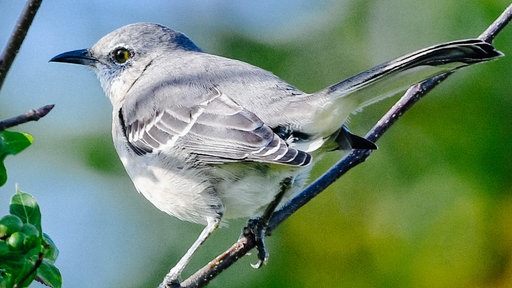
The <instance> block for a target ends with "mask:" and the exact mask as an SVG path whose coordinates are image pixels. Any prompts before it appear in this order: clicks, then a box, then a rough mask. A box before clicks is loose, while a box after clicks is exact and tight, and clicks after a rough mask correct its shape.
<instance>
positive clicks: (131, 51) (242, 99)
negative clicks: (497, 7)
mask: <svg viewBox="0 0 512 288" xmlns="http://www.w3.org/2000/svg"><path fill="white" fill-rule="evenodd" d="M501 55H502V54H501V53H500V52H498V51H497V50H495V49H494V47H493V46H492V45H491V44H489V43H486V42H483V41H481V40H477V39H470V40H461V41H454V42H449V43H444V44H439V45H436V46H432V47H429V48H426V49H422V50H419V51H416V52H413V53H411V54H408V55H406V56H403V57H400V58H398V59H395V60H392V61H389V62H386V63H384V64H382V65H379V66H376V67H374V68H372V69H370V70H368V71H365V72H362V73H360V74H358V75H355V76H353V77H351V78H349V79H346V80H344V81H342V82H339V83H337V84H334V85H332V86H330V87H327V88H325V89H323V90H321V91H318V92H316V93H312V94H310V93H304V92H302V91H300V90H299V89H297V88H295V87H293V86H292V85H290V84H288V83H286V82H284V81H283V80H281V79H279V78H278V77H277V76H275V75H274V74H272V73H270V72H268V71H265V70H263V69H261V68H258V67H255V66H252V65H250V64H248V63H245V62H241V61H237V60H233V59H228V58H224V57H220V56H216V55H211V54H208V53H205V52H203V51H201V49H200V48H198V47H197V46H196V45H195V44H194V43H193V42H192V41H191V40H190V39H189V38H187V37H186V36H185V35H184V34H182V33H180V32H177V31H174V30H172V29H169V28H167V27H164V26H161V25H158V24H151V23H139V24H132V25H127V26H124V27H122V28H120V29H118V30H115V31H113V32H111V33H109V34H108V35H106V36H104V37H103V38H101V39H100V40H99V41H98V42H97V43H96V44H95V45H94V46H92V48H89V49H83V50H75V51H71V52H66V53H62V54H60V55H57V56H55V57H54V58H52V59H51V60H50V61H54V62H68V63H76V64H82V65H86V66H89V67H91V68H92V69H93V70H94V71H95V72H96V74H97V75H98V78H99V80H100V82H101V85H102V87H103V89H104V91H105V94H106V95H107V96H108V98H109V99H110V101H111V102H112V106H113V113H112V135H113V139H114V144H115V148H116V150H117V153H118V154H119V157H120V158H121V161H122V162H123V164H124V167H125V169H126V171H127V173H128V174H129V176H130V178H131V179H132V181H133V183H134V185H135V187H136V189H137V190H138V191H139V192H140V193H142V195H144V196H145V197H146V198H147V199H148V200H149V201H150V202H151V203H153V205H155V206H156V207H157V208H158V209H160V210H162V211H164V212H166V213H167V214H169V215H172V216H175V217H177V218H179V219H182V220H186V221H190V222H195V223H200V224H203V225H206V227H205V228H204V230H203V231H202V233H201V234H200V236H199V238H198V239H197V240H196V241H195V242H194V244H193V245H192V246H191V248H190V249H189V250H188V251H187V253H186V254H185V255H184V256H183V258H182V259H181V260H180V261H179V262H178V263H177V264H176V266H175V267H174V268H172V269H171V271H170V272H169V274H168V275H167V276H166V281H167V283H177V282H178V280H179V276H180V274H181V272H182V271H183V269H184V268H185V266H186V265H187V264H188V262H189V260H190V258H191V256H192V254H193V253H194V252H195V251H196V250H197V248H198V247H199V246H200V245H201V244H202V243H203V242H204V241H205V240H206V238H208V236H209V235H210V234H211V233H212V232H213V231H214V230H215V229H216V228H217V227H218V226H219V224H221V223H222V221H223V220H225V219H230V218H238V217H252V216H258V215H261V214H262V213H264V211H266V212H265V214H266V215H267V216H268V215H269V214H271V213H272V212H273V210H274V209H275V207H276V206H277V204H278V203H279V202H280V201H281V199H282V198H283V197H284V198H286V197H289V196H290V195H293V194H294V193H296V192H297V191H299V190H300V189H301V188H302V187H303V185H304V183H305V181H306V179H307V175H308V172H309V170H310V168H311V167H312V166H313V164H314V163H315V162H316V161H318V159H319V158H320V157H321V156H322V154H324V153H325V152H326V151H327V150H332V149H333V147H337V148H339V149H344V150H347V149H375V148H376V146H375V144H373V143H372V142H370V141H367V140H366V139H364V138H362V137H359V136H356V135H354V134H352V133H350V132H349V130H348V129H347V128H346V126H344V123H345V121H346V120H347V118H348V117H349V115H350V114H351V113H352V112H353V111H354V110H356V109H360V108H362V107H364V106H366V105H369V104H371V103H374V102H377V101H379V100H381V99H384V98H386V97H388V96H391V95H393V94H396V93H397V92H399V91H401V90H404V89H405V88H407V87H408V86H410V85H411V84H414V83H417V82H420V81H422V80H424V79H426V78H429V77H431V76H434V75H437V74H440V73H445V72H450V71H453V70H455V69H458V68H461V67H464V66H467V65H470V64H474V63H478V62H483V61H488V60H491V59H494V58H495V57H498V56H501ZM268 207H270V208H268ZM265 209H266V210H265ZM260 219H261V218H260ZM264 220H265V219H263V221H264ZM267 220H268V219H267ZM254 227H260V228H259V229H254V230H258V231H253V232H254V233H255V235H256V236H258V237H256V238H257V239H258V242H259V245H258V247H259V248H258V249H259V252H260V253H259V258H260V262H259V263H260V264H261V263H263V262H265V260H266V258H267V257H268V256H267V253H266V251H265V249H264V245H263V237H264V234H263V232H262V231H264V228H265V223H259V224H258V225H255V226H254Z"/></svg>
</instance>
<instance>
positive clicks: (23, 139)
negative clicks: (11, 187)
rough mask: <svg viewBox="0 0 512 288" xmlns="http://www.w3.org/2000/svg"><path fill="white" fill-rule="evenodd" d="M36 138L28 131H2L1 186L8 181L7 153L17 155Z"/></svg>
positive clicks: (0, 149)
mask: <svg viewBox="0 0 512 288" xmlns="http://www.w3.org/2000/svg"><path fill="white" fill-rule="evenodd" d="M33 141H34V138H32V136H30V135H29V134H26V133H19V132H11V131H0V186H2V185H4V184H5V182H6V181H7V171H6V169H5V165H4V160H5V157H7V155H16V154H18V153H20V152H21V151H23V150H24V149H25V148H27V147H28V146H30V144H32V142H33Z"/></svg>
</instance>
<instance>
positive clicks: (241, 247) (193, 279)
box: [181, 4, 512, 287]
mask: <svg viewBox="0 0 512 288" xmlns="http://www.w3.org/2000/svg"><path fill="white" fill-rule="evenodd" d="M511 19H512V4H511V5H510V6H509V7H507V9H506V10H505V11H504V12H503V13H502V14H501V15H500V17H499V18H497V20H496V21H495V22H494V23H492V24H491V25H490V26H489V28H487V30H485V31H484V32H483V33H482V34H481V35H480V36H479V39H481V40H484V41H486V42H489V43H491V42H492V41H493V40H494V38H495V37H496V35H497V34H498V33H499V32H500V31H501V30H502V29H503V28H504V27H505V26H506V25H507V24H508V22H510V20H511ZM449 75H451V73H445V74H441V75H438V76H436V77H433V78H430V79H427V80H425V81H423V82H422V83H420V84H416V85H414V86H412V87H411V88H409V90H407V92H406V93H405V94H404V96H403V97H402V98H401V99H400V100H399V101H398V102H397V103H396V104H395V105H394V106H393V107H392V108H391V109H390V110H389V111H388V112H387V113H386V115H384V116H383V117H382V118H381V120H379V121H378V122H377V124H376V125H375V126H374V127H373V128H372V129H371V130H370V132H368V134H367V135H366V138H367V139H368V140H370V141H373V142H375V141H377V140H378V139H379V138H380V137H381V136H382V135H383V134H384V133H385V132H386V131H387V130H388V129H389V128H390V127H391V126H392V125H393V124H394V123H395V122H396V121H397V120H398V119H399V118H400V117H401V116H402V115H403V114H404V113H405V112H406V111H407V110H408V109H410V108H411V107H412V106H413V105H414V104H415V103H416V102H417V101H418V100H419V99H421V98H422V97H423V96H425V95H426V94H427V93H428V92H430V91H431V90H432V89H433V88H434V87H436V86H437V85H438V84H440V83H441V82H442V81H444V80H446V79H447V78H448V76H449ZM370 154H371V150H353V151H351V153H349V154H348V155H347V156H345V157H344V158H343V159H341V160H340V161H339V162H338V163H336V164H335V165H334V166H333V167H331V168H330V169H329V170H328V171H327V172H326V173H325V174H323V175H322V176H321V177H320V178H318V179H317V180H316V181H315V182H313V183H312V184H310V185H309V186H308V187H306V189H304V190H303V191H302V192H301V193H299V194H298V195H296V196H295V197H294V198H293V199H292V200H290V201H289V202H288V203H286V204H285V205H284V206H283V207H282V208H281V209H280V210H278V211H276V212H275V213H274V215H273V216H272V218H271V219H270V221H269V225H268V228H267V234H270V232H271V231H272V230H273V229H275V228H276V227H277V226H278V225H279V224H281V223H282V222H283V221H284V220H286V219H287V218H288V217H289V216H290V215H292V214H293V213H294V212H295V211H297V210H298V209H299V208H300V207H302V206H304V205H305V204H306V203H308V202H309V201H310V200H311V199H313V198H314V197H315V196H316V195H318V194H319V193H321V192H322V191H324V190H325V188H327V187H328V186H329V185H331V184H332V183H333V182H335V181H336V180H337V179H338V178H339V177H341V176H342V175H343V174H345V173H346V172H347V171H349V170H350V169H352V168H353V167H355V166H357V165H358V164H360V163H362V162H364V161H365V160H366V158H368V156H370ZM254 247H255V241H254V239H252V238H251V237H241V238H240V239H239V240H238V241H237V242H236V243H235V244H233V246H231V248H229V249H228V250H227V251H226V252H224V253H222V254H221V255H219V256H218V257H217V258H215V259H214V260H212V261H211V262H210V263H208V264H207V265H206V266H204V267H203V268H201V269H199V270H198V271H197V272H196V273H194V274H193V275H192V276H190V277H189V278H188V279H186V280H185V281H183V282H182V283H181V287H204V286H205V285H206V284H208V283H209V282H210V281H211V280H212V279H213V278H215V277H216V276H217V275H218V274H220V273H221V272H222V271H223V270H224V269H226V268H228V267H229V266H231V265H232V264H234V263H235V262H236V261H237V260H238V259H240V258H241V257H243V256H244V255H245V254H247V252H248V251H250V250H251V249H252V248H254Z"/></svg>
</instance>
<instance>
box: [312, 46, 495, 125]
mask: <svg viewBox="0 0 512 288" xmlns="http://www.w3.org/2000/svg"><path fill="white" fill-rule="evenodd" d="M502 55H503V53H501V52H499V51H498V50H496V49H495V48H494V47H493V46H492V45H491V44H490V43H487V42H485V41H482V40H478V39H469V40H459V41H453V42H448V43H444V44H439V45H436V46H432V47H429V48H425V49H422V50H418V51H416V52H413V53H411V54H408V55H405V56H403V57H400V58H397V59H395V60H391V61H389V62H386V63H383V64H381V65H378V66H376V67H374V68H372V69H370V70H367V71H364V72H362V73H359V74H357V75H355V76H353V77H350V78H348V79H346V80H344V81H341V82H339V83H337V84H334V85H332V86H330V87H328V88H326V89H323V90H321V91H319V92H317V93H314V94H312V95H310V97H311V98H313V99H314V100H313V101H315V100H316V101H318V102H317V107H319V108H320V109H318V110H316V111H318V112H317V114H316V115H314V116H313V117H314V119H312V120H313V121H310V123H311V125H314V126H315V127H304V128H305V130H306V131H307V130H310V131H324V133H325V134H329V133H332V132H334V131H336V130H337V129H339V127H340V125H341V124H342V123H344V122H345V121H346V120H347V118H348V116H349V115H350V114H351V113H352V112H354V111H355V110H357V109H361V108H363V107H365V106H367V105H370V104H372V103H375V102H377V101H380V100H383V99H384V98H387V97H389V96H393V95H394V94H396V93H398V92H400V91H403V90H405V89H407V88H408V87H409V86H411V85H413V84H415V83H418V82H421V81H423V80H425V79H427V78H430V77H432V76H435V75H439V74H442V73H446V72H450V71H454V70H456V69H459V68H461V67H464V66H468V65H471V64H475V63H479V62H484V61H489V60H492V59H494V58H496V57H499V56H502ZM308 128H311V129H308Z"/></svg>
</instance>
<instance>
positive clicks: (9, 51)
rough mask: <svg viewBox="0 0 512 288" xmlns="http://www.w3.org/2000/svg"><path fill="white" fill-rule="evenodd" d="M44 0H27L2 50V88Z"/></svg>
mask: <svg viewBox="0 0 512 288" xmlns="http://www.w3.org/2000/svg"><path fill="white" fill-rule="evenodd" d="M42 1H43V0H30V1H28V2H27V4H26V5H25V8H24V9H23V12H22V14H21V15H20V18H19V19H18V23H16V27H15V28H14V31H13V32H12V35H11V37H10V38H9V42H8V43H7V45H6V46H5V49H4V50H3V51H2V55H0V90H1V89H2V85H3V83H4V80H5V77H6V76H7V72H8V71H9V69H10V68H11V65H12V62H14V58H15V57H16V54H18V51H19V50H20V47H21V44H22V43H23V40H24V39H25V36H26V35H27V32H28V28H30V25H31V24H32V20H34V17H35V16H36V13H37V10H38V9H39V6H41V2H42Z"/></svg>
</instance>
